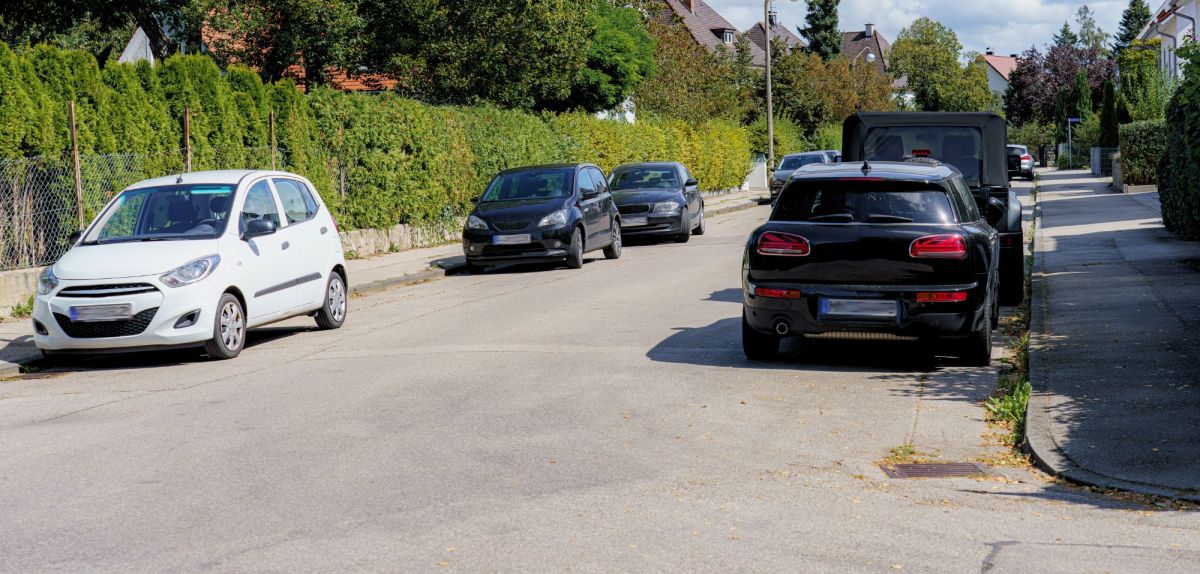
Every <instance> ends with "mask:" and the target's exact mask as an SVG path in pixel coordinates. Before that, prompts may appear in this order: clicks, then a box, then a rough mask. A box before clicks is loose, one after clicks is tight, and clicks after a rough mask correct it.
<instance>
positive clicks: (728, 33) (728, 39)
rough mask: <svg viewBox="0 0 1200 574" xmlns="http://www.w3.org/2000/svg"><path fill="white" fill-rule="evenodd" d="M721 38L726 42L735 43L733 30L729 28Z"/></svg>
mask: <svg viewBox="0 0 1200 574" xmlns="http://www.w3.org/2000/svg"><path fill="white" fill-rule="evenodd" d="M721 39H722V40H724V41H725V43H726V44H732V43H733V32H731V31H729V30H725V31H724V32H723V33H722V34H721Z"/></svg>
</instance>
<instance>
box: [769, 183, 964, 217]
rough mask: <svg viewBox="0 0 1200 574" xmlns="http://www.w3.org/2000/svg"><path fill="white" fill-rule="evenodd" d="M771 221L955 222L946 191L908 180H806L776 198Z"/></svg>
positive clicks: (935, 186) (791, 186)
mask: <svg viewBox="0 0 1200 574" xmlns="http://www.w3.org/2000/svg"><path fill="white" fill-rule="evenodd" d="M771 220H772V221H811V222H826V223H953V222H954V211H953V210H952V208H951V207H950V199H949V198H948V197H946V191H945V190H943V189H942V188H940V187H938V186H937V185H934V184H929V183H924V182H906V181H883V182H871V181H811V182H809V181H806V182H802V183H798V184H792V185H790V186H788V187H787V189H785V190H784V191H783V194H782V195H780V196H779V199H778V200H776V203H775V210H774V211H773V212H771Z"/></svg>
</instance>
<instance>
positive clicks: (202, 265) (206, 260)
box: [158, 255, 221, 287]
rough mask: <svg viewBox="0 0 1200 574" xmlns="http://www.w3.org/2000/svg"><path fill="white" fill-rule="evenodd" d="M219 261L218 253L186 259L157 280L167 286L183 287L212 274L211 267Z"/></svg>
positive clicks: (213, 267) (214, 266) (215, 266)
mask: <svg viewBox="0 0 1200 574" xmlns="http://www.w3.org/2000/svg"><path fill="white" fill-rule="evenodd" d="M220 262H221V256H220V255H208V256H206V257H201V258H199V259H194V260H192V261H188V262H187V263H184V264H183V265H180V266H179V267H176V268H174V269H172V270H170V271H167V272H166V273H163V274H162V275H161V276H160V277H159V278H158V280H159V281H162V282H163V285H166V286H167V287H183V286H184V285H191V284H192V283H195V282H197V281H199V280H201V279H204V278H205V277H208V276H209V275H212V272H213V269H216V268H217V264H218V263H220Z"/></svg>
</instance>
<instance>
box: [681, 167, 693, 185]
mask: <svg viewBox="0 0 1200 574" xmlns="http://www.w3.org/2000/svg"><path fill="white" fill-rule="evenodd" d="M679 171H682V172H683V173H682V174H681V175H682V176H683V180H682V181H683V182H685V183H686V182H687V180H689V179H692V172H690V171H688V169H687V167H685V166H682V165H681V166H679Z"/></svg>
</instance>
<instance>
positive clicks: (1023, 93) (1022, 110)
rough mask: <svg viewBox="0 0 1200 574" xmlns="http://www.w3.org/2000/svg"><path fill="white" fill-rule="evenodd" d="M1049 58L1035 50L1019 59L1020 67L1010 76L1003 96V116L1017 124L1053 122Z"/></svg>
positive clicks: (1052, 95)
mask: <svg viewBox="0 0 1200 574" xmlns="http://www.w3.org/2000/svg"><path fill="white" fill-rule="evenodd" d="M1048 87H1049V79H1048V78H1047V74H1046V58H1045V57H1044V56H1042V53H1041V52H1039V51H1038V49H1037V48H1036V47H1030V48H1029V49H1028V50H1025V52H1024V53H1023V54H1021V57H1019V58H1017V67H1016V68H1015V69H1014V70H1013V71H1012V73H1011V74H1009V76H1008V90H1007V91H1006V92H1005V93H1004V114H1005V117H1006V118H1007V119H1008V121H1009V122H1011V123H1012V124H1014V125H1018V126H1021V125H1025V124H1026V123H1029V122H1039V121H1040V122H1047V121H1050V118H1051V115H1052V114H1053V112H1054V93H1053V92H1051V91H1050V90H1049V89H1048Z"/></svg>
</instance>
